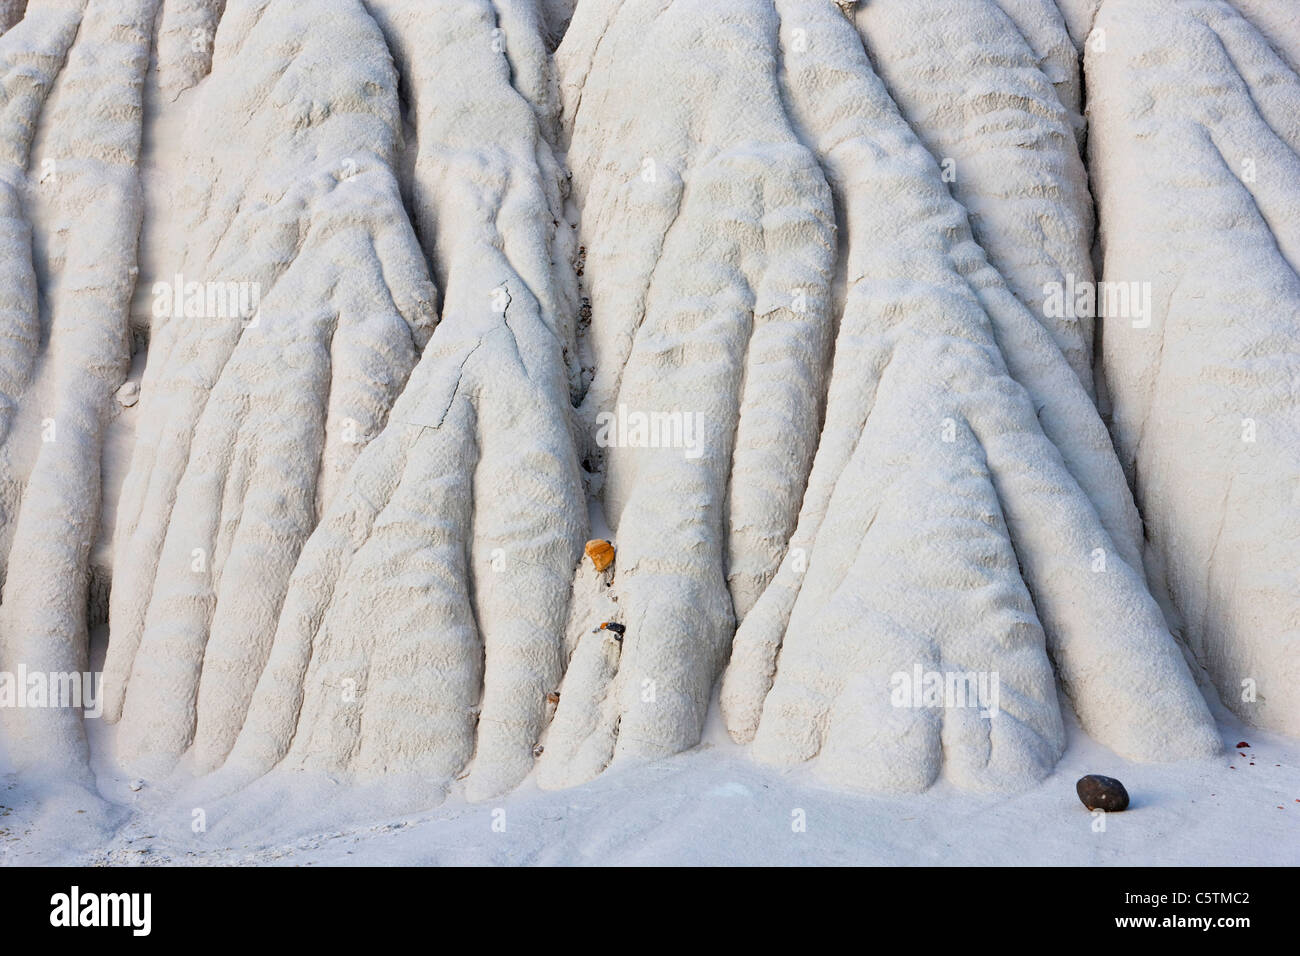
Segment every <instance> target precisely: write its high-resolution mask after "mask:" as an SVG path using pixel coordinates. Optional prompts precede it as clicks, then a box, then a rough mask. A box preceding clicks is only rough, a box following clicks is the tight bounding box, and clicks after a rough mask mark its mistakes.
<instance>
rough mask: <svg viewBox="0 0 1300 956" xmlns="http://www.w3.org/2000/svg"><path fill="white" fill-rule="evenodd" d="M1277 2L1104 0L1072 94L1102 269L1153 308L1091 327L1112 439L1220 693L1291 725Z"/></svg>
mask: <svg viewBox="0 0 1300 956" xmlns="http://www.w3.org/2000/svg"><path fill="white" fill-rule="evenodd" d="M1284 6H1287V5H1285V4H1267V3H1259V2H1251V3H1242V4H1241V12H1242V14H1244V15H1245V16H1244V17H1243V16H1241V15H1238V13H1237V12H1236V10H1234V9H1233V7H1232V6H1230V5H1228V4H1227V3H1222V2H1201V0H1195V2H1188V3H1173V2H1167V0H1159V2H1141V3H1138V2H1127V0H1106V2H1105V3H1103V4H1102V7H1101V11H1100V13H1099V15H1098V19H1097V26H1098V28H1099V29H1103V30H1105V31H1106V36H1107V39H1108V43H1107V49H1106V52H1105V53H1104V54H1098V55H1096V56H1093V57H1091V58H1090V59H1089V60H1088V95H1089V101H1090V104H1091V114H1092V119H1093V131H1092V134H1091V152H1092V170H1093V177H1094V181H1095V183H1096V188H1097V193H1098V201H1099V210H1100V217H1101V240H1102V248H1103V249H1104V252H1105V257H1104V263H1103V274H1104V275H1105V277H1106V278H1107V279H1108V280H1109V281H1111V282H1116V283H1138V286H1137V287H1136V288H1137V289H1138V290H1139V291H1140V290H1141V289H1143V288H1144V286H1143V284H1145V288H1147V290H1148V294H1149V296H1150V305H1151V311H1150V314H1149V315H1145V316H1137V317H1130V316H1127V315H1119V316H1116V317H1114V318H1110V319H1105V320H1103V321H1104V333H1103V336H1102V343H1101V345H1102V347H1101V352H1100V359H1101V370H1102V373H1103V374H1104V376H1105V380H1106V383H1107V386H1108V391H1109V395H1110V400H1111V403H1112V405H1113V409H1114V412H1113V414H1114V423H1113V428H1112V430H1113V433H1114V436H1115V442H1116V445H1117V447H1118V449H1119V452H1120V457H1121V460H1122V461H1123V462H1124V466H1125V468H1126V469H1127V470H1128V472H1129V475H1130V480H1131V482H1132V484H1133V487H1134V489H1135V492H1136V496H1137V500H1138V504H1139V507H1140V508H1141V509H1142V514H1143V517H1144V518H1145V521H1146V528H1147V536H1148V538H1149V539H1150V542H1151V547H1152V550H1153V552H1154V559H1155V563H1156V564H1157V566H1159V567H1162V568H1163V569H1164V573H1165V576H1166V577H1167V580H1168V584H1169V588H1170V591H1171V593H1172V595H1173V598H1174V601H1175V604H1176V606H1177V608H1178V610H1179V611H1180V612H1181V616H1182V618H1183V627H1184V630H1185V633H1186V636H1187V640H1188V642H1189V644H1190V645H1191V647H1192V650H1193V651H1194V652H1195V654H1196V657H1197V659H1198V660H1200V661H1202V662H1203V663H1204V664H1205V666H1206V667H1207V668H1208V669H1209V671H1210V673H1211V674H1212V675H1213V677H1214V681H1215V684H1216V685H1217V686H1218V688H1219V692H1220V694H1221V696H1222V698H1223V701H1224V703H1226V704H1227V705H1228V706H1229V707H1231V708H1232V709H1233V710H1235V711H1236V712H1237V713H1238V714H1240V715H1241V716H1242V717H1244V718H1245V719H1247V720H1250V721H1252V722H1254V723H1257V724H1260V725H1262V726H1267V727H1273V728H1276V729H1279V730H1284V731H1287V732H1288V733H1292V734H1298V733H1300V700H1298V699H1297V696H1296V688H1297V687H1300V547H1298V545H1300V377H1298V376H1300V276H1297V269H1300V155H1298V153H1300V77H1298V76H1297V73H1296V70H1297V64H1300V56H1297V54H1300V15H1298V14H1297V11H1296V10H1294V9H1292V11H1291V16H1290V17H1289V18H1287V17H1285V16H1282V15H1280V14H1279V10H1280V8H1281V7H1284ZM1255 24H1258V25H1259V27H1260V28H1261V29H1262V30H1263V31H1264V32H1260V29H1256V26H1255ZM1171 88H1178V89H1181V90H1182V95H1179V96H1169V95H1167V92H1166V91H1168V90H1169V89H1171ZM1153 235H1154V236H1158V237H1160V241H1158V242H1153V241H1152V236H1153Z"/></svg>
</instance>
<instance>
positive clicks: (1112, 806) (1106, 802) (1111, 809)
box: [1074, 773, 1128, 813]
mask: <svg viewBox="0 0 1300 956" xmlns="http://www.w3.org/2000/svg"><path fill="white" fill-rule="evenodd" d="M1074 789H1075V791H1076V792H1077V793H1078V794H1079V799H1080V800H1082V801H1083V805H1084V806H1085V807H1087V808H1088V809H1089V810H1105V811H1106V812H1107V813H1119V812H1120V811H1121V810H1127V809H1128V791H1127V790H1125V789H1124V784H1122V783H1120V782H1119V781H1118V780H1116V779H1115V778H1114V777H1104V776H1102V775H1101V774H1099V773H1090V774H1088V775H1087V776H1086V777H1080V778H1079V782H1078V783H1076V784H1075V785H1074Z"/></svg>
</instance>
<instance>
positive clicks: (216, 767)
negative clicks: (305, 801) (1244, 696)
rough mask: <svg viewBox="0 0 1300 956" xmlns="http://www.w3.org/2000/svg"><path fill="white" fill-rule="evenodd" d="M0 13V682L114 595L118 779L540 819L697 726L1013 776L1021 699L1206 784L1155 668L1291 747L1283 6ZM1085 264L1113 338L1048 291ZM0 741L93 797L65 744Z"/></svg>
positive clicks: (896, 767)
mask: <svg viewBox="0 0 1300 956" xmlns="http://www.w3.org/2000/svg"><path fill="white" fill-rule="evenodd" d="M940 7H941V8H942V9H941V12H940V11H939V8H940ZM13 24H16V25H13ZM0 27H9V29H7V30H6V31H5V32H4V33H3V35H0V126H2V127H3V129H4V131H5V136H4V137H3V140H2V141H0V337H2V339H3V342H2V344H3V348H0V573H3V574H4V582H3V591H2V592H0V671H5V670H13V669H14V668H16V667H18V666H19V665H22V666H25V667H26V668H28V669H29V670H45V671H68V670H84V669H85V668H86V666H87V664H86V661H87V634H88V631H89V630H90V629H91V628H93V627H94V626H95V625H97V624H98V623H100V621H99V618H100V616H101V614H102V611H101V610H100V608H101V607H102V605H103V604H104V603H105V599H104V597H103V594H104V590H105V589H106V588H107V587H108V585H109V580H110V578H111V591H110V592H109V597H108V599H107V604H108V622H107V624H108V650H107V660H106V663H105V685H106V708H105V713H106V716H107V717H108V718H109V719H110V720H112V721H115V722H117V723H118V729H117V731H116V739H115V742H116V751H117V753H116V756H117V757H119V758H121V759H122V760H123V761H124V762H125V763H126V764H128V765H129V766H131V767H133V768H136V767H138V768H139V771H138V772H139V773H140V775H141V777H142V778H144V779H145V780H146V782H149V783H157V782H160V781H162V779H163V778H164V777H166V776H167V775H168V774H171V773H172V772H173V770H174V769H179V770H180V771H181V772H182V774H198V775H207V774H210V773H211V772H213V771H218V772H217V773H216V774H215V776H213V777H211V778H209V779H208V780H207V781H206V783H210V784H211V785H212V786H214V787H217V788H220V789H222V790H226V791H237V790H239V789H241V788H243V787H245V786H248V785H250V784H253V783H254V781H256V780H257V779H258V778H262V777H266V778H267V781H269V783H263V784H258V785H259V786H265V785H270V786H275V785H276V784H277V781H284V780H289V779H293V778H292V777H291V776H290V775H292V774H295V773H297V772H299V771H316V772H318V775H319V776H322V777H326V778H328V779H331V780H334V781H337V782H339V783H344V784H348V785H353V786H358V787H368V786H371V785H377V784H379V783H385V784H386V783H388V782H394V781H396V782H398V783H400V784H402V785H403V786H409V787H410V788H411V789H412V790H413V791H414V792H415V793H416V794H417V795H418V799H420V800H422V801H424V802H425V803H426V804H427V803H433V802H436V801H437V800H438V799H439V798H440V797H441V795H442V793H444V792H445V791H446V790H447V789H448V788H449V787H450V786H452V785H453V784H454V782H455V781H456V780H458V779H463V780H464V781H465V791H466V793H467V794H468V795H469V796H470V797H471V798H475V799H478V798H486V797H489V796H494V795H497V794H500V793H502V792H505V791H507V790H509V789H511V788H513V787H515V786H517V785H518V784H519V783H520V782H521V781H522V780H524V778H525V777H527V776H528V775H529V774H530V773H531V772H532V771H533V770H534V767H536V769H537V779H538V781H539V783H540V784H541V785H543V786H546V787H558V786H567V785H572V784H576V783H580V782H582V781H584V780H588V779H590V778H592V777H594V776H595V775H597V774H599V773H601V772H602V771H603V770H604V769H605V768H606V767H607V766H608V765H610V764H611V763H614V762H619V761H626V760H634V759H646V758H655V757H662V756H666V755H670V754H673V753H676V752H679V751H681V750H684V749H687V748H690V747H692V746H694V745H695V744H696V743H697V742H698V741H699V740H700V738H701V734H702V732H703V728H704V726H705V723H706V718H707V715H708V713H709V709H710V707H711V706H712V705H713V702H714V700H715V694H716V695H718V699H719V701H720V708H721V712H722V716H723V718H724V720H725V722H726V725H727V727H728V729H729V731H730V732H731V734H732V736H733V737H734V738H735V739H736V740H738V741H740V742H742V743H744V744H746V745H748V746H749V748H750V751H751V753H752V755H753V756H754V757H755V758H756V759H758V760H761V761H764V762H771V763H778V764H793V763H802V762H808V761H815V766H816V771H817V773H818V774H819V775H820V776H822V777H823V778H824V779H826V780H827V781H829V782H830V783H831V784H833V785H835V786H839V787H845V788H851V789H869V790H920V789H924V788H925V787H927V786H929V785H930V784H931V783H933V782H934V781H935V780H936V779H937V778H939V777H940V775H946V776H947V777H948V778H950V779H952V780H954V781H956V782H958V783H959V784H961V785H963V786H969V787H977V788H990V787H991V788H1014V787H1024V786H1029V785H1032V783H1033V782H1034V781H1036V780H1038V779H1040V778H1041V777H1043V776H1044V775H1045V774H1046V773H1047V772H1048V771H1049V770H1050V769H1051V767H1052V766H1053V765H1054V763H1055V761H1056V760H1057V758H1058V756H1059V755H1060V753H1061V750H1062V747H1063V744H1064V737H1065V734H1064V729H1063V728H1064V726H1065V721H1064V719H1063V710H1062V709H1063V708H1065V707H1069V708H1071V709H1072V710H1073V712H1074V713H1075V714H1076V715H1077V717H1078V719H1079V722H1080V723H1081V724H1082V726H1083V727H1084V729H1085V730H1086V731H1087V732H1088V733H1089V734H1091V735H1092V736H1093V737H1095V738H1096V739H1097V740H1098V741H1100V742H1102V743H1104V744H1105V745H1107V746H1109V747H1111V748H1113V749H1114V750H1115V751H1117V752H1119V753H1120V754H1122V755H1124V756H1126V757H1131V758H1135V759H1143V760H1167V759H1178V758H1181V757H1185V756H1194V755H1203V754H1207V753H1212V752H1214V751H1215V750H1216V749H1217V747H1218V745H1219V744H1218V735H1217V733H1216V729H1215V725H1214V721H1213V719H1212V718H1211V716H1210V709H1209V707H1208V706H1207V702H1206V700H1205V699H1204V697H1203V696H1202V690H1201V689H1199V688H1198V680H1197V676H1198V672H1199V671H1200V670H1201V668H1202V667H1203V666H1204V667H1205V668H1208V670H1209V673H1210V674H1211V675H1212V676H1213V678H1214V682H1215V684H1216V685H1217V687H1218V689H1219V692H1220V693H1221V694H1222V695H1223V697H1224V699H1225V700H1226V702H1227V703H1228V704H1229V705H1230V706H1232V707H1234V709H1236V710H1237V711H1238V713H1240V714H1241V715H1242V716H1244V717H1246V718H1247V719H1249V720H1254V721H1258V722H1259V723H1261V724H1265V725H1268V726H1272V727H1278V728H1281V729H1285V730H1288V731H1290V732H1293V733H1294V732H1300V725H1298V724H1297V714H1298V712H1300V705H1297V703H1296V697H1295V691H1294V688H1295V686H1296V685H1297V677H1300V674H1297V673H1296V669H1295V668H1296V660H1297V654H1296V641H1297V634H1300V604H1298V603H1297V602H1298V599H1297V595H1300V585H1298V584H1297V581H1300V572H1298V571H1297V569H1296V566H1295V561H1296V559H1295V557H1294V555H1295V553H1296V551H1297V549H1296V545H1297V543H1298V542H1300V501H1298V500H1297V498H1296V494H1295V489H1296V487H1297V485H1296V480H1295V475H1296V472H1297V468H1296V466H1297V464H1298V462H1297V457H1298V455H1300V452H1298V449H1300V435H1297V433H1296V411H1297V399H1296V389H1295V387H1294V383H1295V380H1296V376H1297V369H1300V349H1297V348H1296V336H1297V329H1300V279H1297V274H1296V263H1297V262H1300V258H1297V257H1300V234H1297V232H1296V230H1297V223H1300V214H1298V213H1300V209H1298V208H1297V205H1298V202H1297V191H1296V183H1297V182H1300V178H1298V177H1297V175H1296V174H1297V173H1298V172H1300V160H1298V159H1297V149H1298V148H1300V126H1297V122H1298V120H1297V117H1300V110H1298V109H1297V108H1296V107H1297V105H1300V81H1297V75H1296V68H1297V62H1298V61H1300V22H1297V20H1296V18H1295V17H1294V16H1291V17H1288V16H1286V15H1284V14H1279V13H1278V10H1277V7H1276V6H1275V5H1272V4H1270V3H1269V2H1266V0H1240V2H1236V3H1235V6H1233V5H1230V4H1228V3H1227V2H1224V0H1180V2H1175V0H1141V2H1139V0H1057V2H1053V0H953V2H950V3H944V4H941V5H940V4H935V3H926V2H922V0H871V2H860V3H850V2H837V0H731V2H729V3H726V4H719V3H718V2H716V0H577V2H575V0H424V2H420V0H365V2H362V0H239V2H237V0H161V2H153V0H136V2H122V0H83V2H74V0H30V2H28V3H27V4H0ZM1085 73H1086V89H1085V86H1084V83H1083V77H1084V74H1085ZM1085 160H1086V162H1085ZM1248 161H1249V164H1250V166H1249V169H1250V175H1249V176H1247V174H1246V170H1247V165H1246V164H1247V162H1248ZM1094 196H1095V199H1096V202H1095V203H1094ZM1098 222H1099V239H1100V253H1101V254H1100V256H1097V257H1095V253H1096V250H1095V249H1094V226H1095V224H1097V223H1098ZM1095 279H1102V280H1105V281H1107V282H1109V281H1125V282H1127V281H1133V282H1138V283H1142V282H1148V283H1150V286H1151V289H1152V292H1153V296H1152V300H1151V303H1152V307H1151V310H1150V313H1149V315H1148V316H1147V317H1149V319H1150V322H1149V325H1144V324H1142V322H1137V323H1135V322H1133V321H1131V318H1132V317H1130V316H1127V315H1117V314H1110V313H1106V314H1103V315H1101V316H1099V317H1096V318H1095V322H1094V314H1093V313H1092V312H1090V311H1088V310H1086V309H1085V310H1081V311H1079V312H1077V313H1075V312H1071V313H1068V314H1061V313H1059V311H1054V310H1052V309H1050V308H1049V307H1048V304H1047V303H1048V299H1049V298H1050V296H1051V294H1052V293H1051V290H1052V289H1055V288H1061V289H1065V290H1072V289H1074V288H1076V287H1077V288H1080V289H1089V288H1092V287H1093V282H1094V280H1095ZM1138 318H1142V316H1138ZM1094 353H1095V355H1096V357H1097V358H1098V359H1099V361H1096V362H1094ZM1094 376H1095V379H1094ZM1094 381H1095V382H1096V387H1095V390H1094ZM1094 395H1095V396H1096V402H1094ZM1098 403H1099V404H1098ZM1098 407H1100V408H1101V409H1102V412H1101V413H1099V412H1098ZM1103 416H1106V417H1105V418H1104V417H1103ZM1112 418H1113V420H1112ZM51 423H52V424H51ZM651 423H652V424H653V429H652V430H651V429H649V428H647V429H646V430H644V431H643V430H642V426H643V425H648V424H651ZM1247 423H1249V429H1248V425H1247ZM1107 424H1111V425H1112V431H1111V432H1108V431H1107ZM47 426H49V427H48V428H47ZM51 429H52V430H51ZM48 435H52V436H53V437H47V436H48ZM126 444H130V446H131V448H132V451H131V452H130V456H129V457H130V463H129V467H121V469H120V470H121V471H124V472H125V476H124V477H121V475H120V472H119V459H121V455H120V452H119V449H120V448H121V447H122V446H123V445H126ZM1117 449H1118V454H1117ZM122 460H124V459H122ZM1135 497H1136V506H1135V500H1134V499H1135ZM606 524H607V525H608V527H605V525H606ZM103 529H106V530H103ZM592 535H596V536H608V537H610V538H611V539H612V540H613V541H614V543H615V546H616V548H617V558H616V562H615V565H614V567H613V568H612V569H610V570H607V571H605V572H601V573H598V572H596V571H595V570H594V568H593V567H592V566H591V564H590V562H589V561H586V560H580V558H581V555H582V544H583V542H584V541H585V540H587V538H588V537H590V536H592ZM1148 573H1150V584H1148V576H1147V575H1148ZM1153 592H1154V595H1158V597H1159V601H1158V600H1157V596H1153ZM1161 602H1164V605H1165V606H1166V608H1167V613H1168V615H1169V617H1168V618H1167V617H1166V610H1162V603H1161ZM602 622H613V623H616V624H619V625H622V626H623V628H624V630H623V631H622V632H619V631H617V630H611V629H609V628H605V629H600V628H599V627H598V625H600V624H601V623H602ZM1171 624H1172V625H1173V632H1171V629H1170V625H1171ZM914 674H916V675H919V676H918V677H917V680H918V681H920V680H921V679H922V677H923V676H924V675H938V676H939V677H940V678H941V679H948V680H951V678H952V677H953V676H954V675H956V676H957V677H959V678H964V677H966V676H967V675H969V676H972V677H977V678H979V679H981V680H984V681H985V682H986V683H987V681H988V680H990V679H991V680H994V681H996V687H997V696H996V700H988V699H984V698H981V699H980V700H979V701H977V702H972V705H971V706H962V705H953V704H951V702H949V705H948V706H930V705H929V704H928V703H927V702H926V701H920V702H918V701H911V702H900V700H899V696H898V695H899V691H900V685H899V681H898V677H899V675H906V676H908V677H911V675H914ZM1244 679H1249V680H1250V681H1253V682H1254V683H1253V686H1254V687H1255V689H1256V690H1257V695H1256V697H1255V699H1254V700H1251V701H1246V700H1241V699H1240V697H1241V689H1242V688H1241V681H1242V680H1244ZM904 683H908V686H909V687H910V686H911V685H910V682H904ZM1058 687H1059V688H1060V689H1061V690H1062V691H1063V692H1064V693H1063V694H1059V695H1058V693H1057V689H1058ZM557 694H558V704H557V703H556V695H557ZM986 696H987V695H986ZM902 704H909V705H902ZM990 710H995V711H996V714H995V715H992V714H990V713H988V712H989V711H990ZM982 712H984V713H982ZM0 734H2V735H3V738H2V739H3V745H4V747H5V749H6V750H7V751H8V752H9V753H10V754H11V755H13V756H16V757H17V758H19V759H18V763H19V766H20V769H21V770H22V771H23V772H24V773H35V772H36V770H37V766H38V764H39V765H40V766H41V767H42V768H44V772H46V773H47V774H49V775H50V776H51V777H52V778H54V779H56V780H61V779H66V780H77V781H80V782H81V783H89V782H90V781H91V779H92V778H91V775H90V774H89V771H88V763H87V746H86V742H85V736H84V734H83V730H82V725H81V720H80V717H79V715H78V714H77V713H76V712H75V711H74V710H71V709H69V708H60V709H46V710H44V711H15V712H13V713H7V714H6V713H3V712H0Z"/></svg>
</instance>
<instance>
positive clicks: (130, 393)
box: [117, 382, 140, 408]
mask: <svg viewBox="0 0 1300 956" xmlns="http://www.w3.org/2000/svg"><path fill="white" fill-rule="evenodd" d="M138 401H140V383H139V382H123V383H122V387H121V388H119V389H118V390H117V403H118V404H119V405H121V406H122V407H123V408H130V407H131V406H132V405H134V404H135V403H136V402H138Z"/></svg>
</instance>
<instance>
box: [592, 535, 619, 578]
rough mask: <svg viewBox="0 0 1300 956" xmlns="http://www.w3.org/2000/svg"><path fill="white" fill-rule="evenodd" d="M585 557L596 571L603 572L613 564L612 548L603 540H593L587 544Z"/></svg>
mask: <svg viewBox="0 0 1300 956" xmlns="http://www.w3.org/2000/svg"><path fill="white" fill-rule="evenodd" d="M587 557H589V558H591V563H592V565H593V566H594V567H595V568H596V570H597V571H604V570H605V569H606V568H607V567H609V566H610V565H611V564H613V563H614V546H613V545H612V544H610V543H609V542H608V541H606V540H605V539H604V538H595V539H593V540H591V541H588V542H587Z"/></svg>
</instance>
